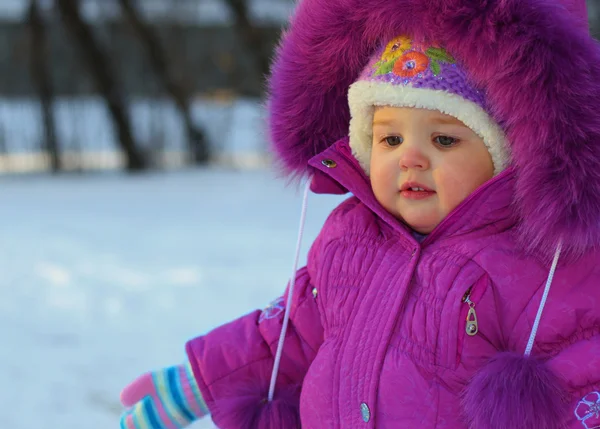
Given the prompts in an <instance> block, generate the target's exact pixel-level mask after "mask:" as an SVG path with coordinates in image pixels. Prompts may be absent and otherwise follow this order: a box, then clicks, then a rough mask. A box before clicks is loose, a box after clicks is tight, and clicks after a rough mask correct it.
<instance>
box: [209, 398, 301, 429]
mask: <svg viewBox="0 0 600 429" xmlns="http://www.w3.org/2000/svg"><path fill="white" fill-rule="evenodd" d="M266 398H267V393H266V392H265V391H264V390H263V389H260V388H256V389H253V388H248V389H247V390H246V392H245V393H243V394H241V395H240V394H238V395H236V397H235V399H233V400H231V401H227V400H225V401H222V403H221V405H220V407H219V411H218V413H217V414H215V415H213V416H212V417H213V421H214V422H215V424H217V426H218V427H219V428H221V429H281V428H286V429H288V428H289V429H300V410H299V389H298V390H297V391H293V390H288V391H286V390H281V391H276V393H275V398H274V399H273V400H272V401H271V402H268V401H267V399H266Z"/></svg>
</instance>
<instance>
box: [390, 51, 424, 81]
mask: <svg viewBox="0 0 600 429" xmlns="http://www.w3.org/2000/svg"><path fill="white" fill-rule="evenodd" d="M427 67H429V57H427V55H425V54H422V53H421V52H415V51H412V52H407V53H406V54H404V55H402V56H401V57H400V59H398V61H396V64H394V69H393V71H394V74H395V75H398V76H402V77H414V76H416V75H418V74H419V73H423V72H424V71H426V70H427Z"/></svg>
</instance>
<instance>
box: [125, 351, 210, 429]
mask: <svg viewBox="0 0 600 429" xmlns="http://www.w3.org/2000/svg"><path fill="white" fill-rule="evenodd" d="M121 403H122V404H123V405H124V406H126V407H128V409H127V411H125V412H124V413H123V415H122V416H121V429H179V428H184V427H186V426H189V425H190V424H191V423H192V422H193V421H194V420H197V419H199V418H201V417H203V416H205V415H207V414H208V408H207V407H206V404H205V403H204V400H203V399H202V395H201V394H200V390H199V389H198V385H197V384H196V380H195V379H194V374H193V373H192V368H191V365H190V363H189V362H187V363H185V364H183V365H177V366H172V367H169V368H165V369H161V370H159V371H154V372H149V373H147V374H144V375H142V376H140V377H138V378H137V379H136V380H135V381H133V382H132V383H131V384H130V385H129V386H127V387H126V388H125V389H123V392H121Z"/></svg>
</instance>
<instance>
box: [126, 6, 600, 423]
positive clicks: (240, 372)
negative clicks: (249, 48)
mask: <svg viewBox="0 0 600 429" xmlns="http://www.w3.org/2000/svg"><path fill="white" fill-rule="evenodd" d="M586 22H587V21H586V15H585V6H584V0H562V1H559V0H486V1H483V0H477V1H475V0H427V1H425V0H377V1H375V0H302V1H301V2H300V3H299V5H298V9H297V12H296V14H295V16H294V18H293V19H292V21H291V26H290V28H289V30H288V31H287V33H286V35H285V37H284V39H283V41H282V43H281V46H280V47H279V50H278V52H277V55H276V60H275V63H274V66H273V71H272V75H271V77H270V81H269V83H270V99H269V113H270V126H271V137H272V140H273V142H274V149H275V151H276V153H277V155H278V156H279V159H280V160H281V161H282V163H283V164H284V165H285V167H286V168H287V171H289V173H290V174H296V175H307V176H309V177H310V181H309V183H310V188H311V189H312V191H314V192H317V193H346V192H350V193H351V194H352V197H351V198H349V199H347V200H346V201H345V202H343V203H342V204H341V205H340V206H339V207H337V208H336V209H335V210H334V211H333V212H332V213H331V215H330V216H329V218H328V219H327V221H326V223H325V225H324V226H323V229H322V231H321V233H320V234H319V236H318V238H317V239H316V241H315V242H314V243H313V245H312V247H311V250H310V252H309V255H308V262H307V265H306V267H304V268H301V269H300V270H298V271H297V273H296V275H295V276H294V277H293V278H292V281H290V284H289V286H288V289H287V292H286V294H284V296H283V297H281V298H279V299H278V300H276V301H274V302H273V303H272V304H271V305H270V306H268V307H267V308H266V309H265V310H263V311H255V312H253V313H251V314H248V315H246V316H243V317H241V318H240V319H238V320H236V321H233V322H231V323H229V324H227V325H224V326H221V327H219V328H217V329H215V330H214V331H212V332H210V333H208V334H207V335H204V336H201V337H198V338H196V339H193V340H191V341H190V342H189V343H188V344H187V356H188V360H187V362H186V363H185V364H183V365H180V366H176V367H172V368H167V369H164V370H159V371H155V372H152V373H149V374H146V375H144V376H141V377H140V378H138V379H137V380H136V381H134V382H133V383H132V384H131V385H130V386H128V387H127V388H126V389H125V390H124V392H123V394H122V400H123V403H124V404H125V405H126V406H128V407H129V408H128V410H127V411H126V412H125V414H124V415H123V418H122V420H121V427H122V428H127V429H134V428H151V429H159V428H179V427H184V426H186V425H188V424H190V423H191V422H192V421H194V420H195V419H198V418H200V417H202V416H204V415H208V414H210V416H211V417H212V419H213V421H214V422H215V424H216V425H217V426H218V427H220V428H294V427H300V426H302V427H304V428H344V429H350V428H375V427H377V428H437V429H466V428H474V429H526V428H544V429H558V428H568V429H582V428H583V429H585V428H587V429H591V428H600V253H599V244H600V101H599V100H600V49H599V46H598V45H597V44H596V42H594V40H593V39H592V38H591V37H590V36H589V33H588V31H587V24H586Z"/></svg>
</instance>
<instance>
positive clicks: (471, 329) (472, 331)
mask: <svg viewBox="0 0 600 429" xmlns="http://www.w3.org/2000/svg"><path fill="white" fill-rule="evenodd" d="M471 289H472V288H469V290H468V291H467V292H466V293H465V295H464V296H463V299H462V302H464V303H466V304H468V305H469V312H468V313H467V320H466V322H467V323H466V326H465V331H466V333H467V335H468V336H470V337H473V336H475V335H477V332H479V325H478V324H477V313H476V312H475V303H474V302H473V301H471Z"/></svg>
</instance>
